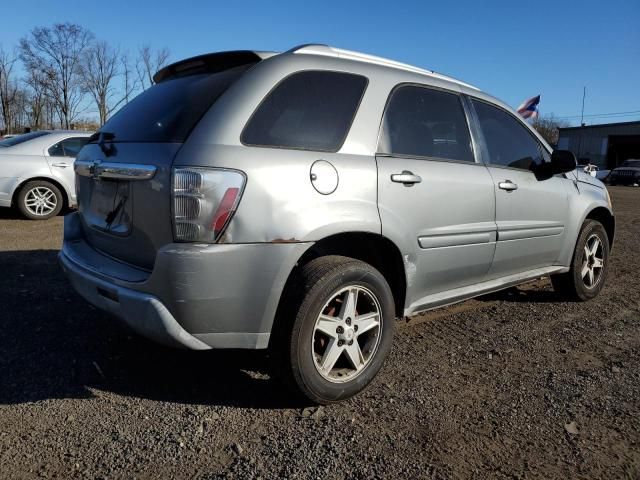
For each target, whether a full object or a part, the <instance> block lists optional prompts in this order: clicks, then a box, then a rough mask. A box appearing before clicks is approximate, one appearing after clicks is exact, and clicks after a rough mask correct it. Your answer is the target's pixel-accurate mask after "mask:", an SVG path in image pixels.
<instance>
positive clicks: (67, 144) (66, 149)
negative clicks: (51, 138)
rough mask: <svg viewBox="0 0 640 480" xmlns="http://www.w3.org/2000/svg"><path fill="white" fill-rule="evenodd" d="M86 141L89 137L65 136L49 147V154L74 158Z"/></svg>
mask: <svg viewBox="0 0 640 480" xmlns="http://www.w3.org/2000/svg"><path fill="white" fill-rule="evenodd" d="M88 141H89V137H71V138H66V139H64V140H61V141H60V142H58V143H56V144H54V145H52V146H51V147H49V155H50V156H52V157H71V158H75V157H77V156H78V153H79V152H80V149H81V148H82V147H84V146H85V145H86V144H87V142H88Z"/></svg>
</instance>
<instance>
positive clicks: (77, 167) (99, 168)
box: [73, 160, 157, 180]
mask: <svg viewBox="0 0 640 480" xmlns="http://www.w3.org/2000/svg"><path fill="white" fill-rule="evenodd" d="M73 169H74V171H75V172H76V173H77V174H78V175H80V176H83V177H91V178H94V179H98V178H109V179H113V180H149V179H151V178H153V176H154V175H155V174H156V170H157V169H156V167H155V166H154V165H143V164H136V163H115V162H101V161H93V162H90V161H86V160H76V161H75V163H74V165H73Z"/></svg>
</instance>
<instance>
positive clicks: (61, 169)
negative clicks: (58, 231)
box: [0, 130, 91, 220]
mask: <svg viewBox="0 0 640 480" xmlns="http://www.w3.org/2000/svg"><path fill="white" fill-rule="evenodd" d="M90 136H91V133H90V132H79V131H73V130H69V131H62V130H43V131H38V132H31V133H25V134H23V135H17V136H15V137H11V138H7V139H4V140H0V207H11V206H17V207H18V210H20V212H21V213H22V215H24V216H25V217H27V218H30V219H33V220H46V219H47V218H51V217H54V216H55V215H57V214H58V213H60V210H62V208H63V207H64V206H67V207H73V206H75V205H76V191H75V174H74V171H73V162H74V159H75V157H76V155H77V154H78V152H79V151H80V149H81V148H82V147H83V146H84V145H85V144H86V143H87V142H88V141H89V137H90Z"/></svg>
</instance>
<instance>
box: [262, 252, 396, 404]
mask: <svg viewBox="0 0 640 480" xmlns="http://www.w3.org/2000/svg"><path fill="white" fill-rule="evenodd" d="M295 283H296V285H297V286H294V287H293V288H294V289H295V291H294V292H290V293H291V294H290V295H289V297H288V299H285V302H288V305H284V306H283V307H284V308H283V309H282V312H283V314H284V318H281V319H280V321H279V323H278V326H279V327H280V328H281V331H280V332H276V333H275V335H278V333H279V338H280V341H279V342H276V344H275V345H274V350H275V351H273V352H272V354H273V355H274V357H276V358H279V359H280V361H279V362H277V363H278V364H279V365H280V367H279V368H278V372H277V373H279V374H280V376H281V377H282V378H283V380H285V383H287V384H288V386H289V387H292V388H293V389H294V390H296V391H297V392H299V393H301V394H302V395H303V396H304V397H306V398H307V399H309V400H311V401H312V402H314V403H319V404H326V403H332V402H338V401H341V400H344V399H346V398H349V397H351V396H353V395H355V394H357V393H358V392H360V391H361V390H363V389H364V388H365V387H366V386H367V385H369V383H371V381H372V380H373V378H374V377H375V376H376V374H377V373H378V371H379V370H380V368H381V367H382V365H383V363H384V360H385V358H386V356H387V354H388V352H389V350H390V348H391V342H392V339H393V329H394V321H395V305H394V301H393V295H392V293H391V289H390V288H389V285H388V283H387V281H386V280H385V278H384V277H383V276H382V274H381V273H380V272H378V271H377V270H376V269H375V268H373V267H372V266H371V265H368V264H366V263H364V262H361V261H359V260H355V259H352V258H347V257H340V256H326V257H320V258H317V259H314V260H312V261H310V262H309V263H307V264H306V265H304V266H303V267H302V268H301V271H300V272H299V277H298V278H297V281H296V282H295Z"/></svg>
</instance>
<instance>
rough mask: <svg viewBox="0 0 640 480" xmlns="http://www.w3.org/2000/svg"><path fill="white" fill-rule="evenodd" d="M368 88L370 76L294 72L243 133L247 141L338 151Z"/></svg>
mask: <svg viewBox="0 0 640 480" xmlns="http://www.w3.org/2000/svg"><path fill="white" fill-rule="evenodd" d="M366 86H367V79H366V78H365V77H363V76H361V75H353V74H350V73H342V72H329V71H306V72H299V73H294V74H293V75H290V76H289V77H287V78H285V79H284V80H283V81H282V82H280V84H278V85H277V86H276V87H275V88H274V89H273V90H272V91H271V93H269V95H267V97H266V98H265V100H264V101H263V102H262V103H261V104H260V106H259V107H258V109H257V110H256V111H255V113H254V114H253V116H252V117H251V119H250V120H249V123H248V124H247V126H246V127H245V129H244V131H243V133H242V138H241V140H242V143H244V144H245V145H255V146H263V147H276V148H293V149H301V150H317V151H323V152H336V151H338V150H339V149H340V147H341V146H342V144H343V143H344V140H345V138H346V137H347V133H348V132H349V128H350V127H351V122H352V121H353V118H354V116H355V114H356V110H357V109H358V105H359V104H360V99H361V98H362V95H363V93H364V90H365V88H366Z"/></svg>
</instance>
